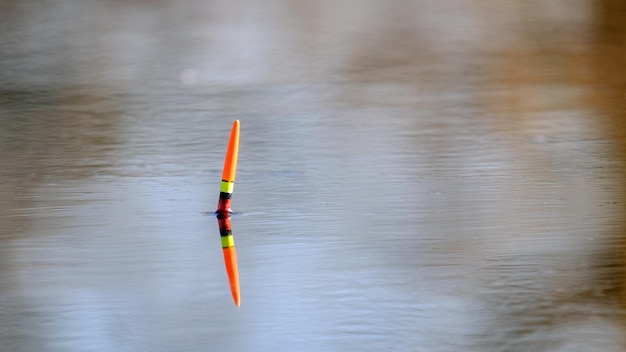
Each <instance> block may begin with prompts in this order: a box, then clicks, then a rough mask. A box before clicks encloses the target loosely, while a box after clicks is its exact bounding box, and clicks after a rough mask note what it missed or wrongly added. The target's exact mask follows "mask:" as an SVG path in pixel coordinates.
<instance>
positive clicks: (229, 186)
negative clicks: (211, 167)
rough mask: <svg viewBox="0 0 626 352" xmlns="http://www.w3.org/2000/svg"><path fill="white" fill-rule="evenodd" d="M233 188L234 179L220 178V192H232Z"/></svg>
mask: <svg viewBox="0 0 626 352" xmlns="http://www.w3.org/2000/svg"><path fill="white" fill-rule="evenodd" d="M233 188H235V181H225V180H222V184H221V185H220V192H224V193H233Z"/></svg>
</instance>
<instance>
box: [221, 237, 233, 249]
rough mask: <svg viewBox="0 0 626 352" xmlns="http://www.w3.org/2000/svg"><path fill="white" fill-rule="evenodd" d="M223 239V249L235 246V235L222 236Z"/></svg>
mask: <svg viewBox="0 0 626 352" xmlns="http://www.w3.org/2000/svg"><path fill="white" fill-rule="evenodd" d="M221 238H222V248H228V247H234V246H235V239H234V238H233V235H228V236H221Z"/></svg>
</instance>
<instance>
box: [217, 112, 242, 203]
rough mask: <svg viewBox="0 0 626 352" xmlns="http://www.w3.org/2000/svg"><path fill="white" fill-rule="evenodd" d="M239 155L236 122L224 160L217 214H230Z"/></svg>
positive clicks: (236, 121) (237, 124) (237, 122)
mask: <svg viewBox="0 0 626 352" xmlns="http://www.w3.org/2000/svg"><path fill="white" fill-rule="evenodd" d="M238 155H239V120H235V122H234V123H233V128H232V130H231V131H230V139H229V141H228V148H227V149H226V158H225V159H224V171H222V183H221V184H220V199H219V201H218V203H217V211H216V213H217V214H230V213H231V212H232V210H230V199H231V197H232V196H233V189H234V187H235V174H236V172H237V157H238Z"/></svg>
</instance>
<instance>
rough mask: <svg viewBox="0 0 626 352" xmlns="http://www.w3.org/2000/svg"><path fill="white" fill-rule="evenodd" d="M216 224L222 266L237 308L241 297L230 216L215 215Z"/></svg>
mask: <svg viewBox="0 0 626 352" xmlns="http://www.w3.org/2000/svg"><path fill="white" fill-rule="evenodd" d="M217 224H218V225H219V228H220V238H221V240H222V251H223V252H224V265H226V274H228V283H229V285H230V292H231V294H232V295H233V300H234V301H235V305H237V307H239V305H240V304H241V295H240V293H239V269H238V268H237V251H236V250H235V241H234V239H233V231H232V228H231V225H230V215H229V214H217Z"/></svg>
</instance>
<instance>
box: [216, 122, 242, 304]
mask: <svg viewBox="0 0 626 352" xmlns="http://www.w3.org/2000/svg"><path fill="white" fill-rule="evenodd" d="M238 154H239V120H235V122H234V123H233V128H232V130H231V131H230V139H229V141H228V148H227V149H226V158H225V159H224V171H223V172H222V182H221V184H220V198H219V201H218V203H217V210H216V211H215V214H216V215H217V224H218V226H219V229H220V238H221V242H222V252H223V253H224V264H225V266H226V274H227V275H228V283H229V285H230V292H231V294H232V296H233V300H234V301H235V305H236V306H237V307H239V306H240V304H241V295H240V291H239V269H238V267H237V251H236V250H235V241H234V238H233V231H232V228H231V224H230V214H231V213H232V210H231V209H230V200H231V197H232V195H233V188H234V186H235V173H236V171H237V157H238Z"/></svg>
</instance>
